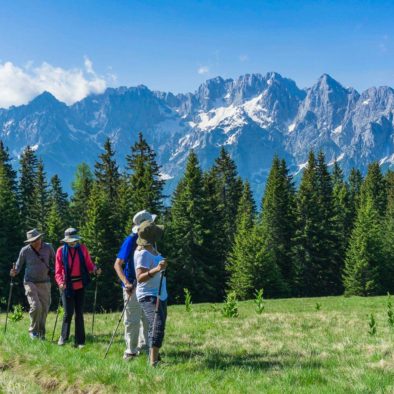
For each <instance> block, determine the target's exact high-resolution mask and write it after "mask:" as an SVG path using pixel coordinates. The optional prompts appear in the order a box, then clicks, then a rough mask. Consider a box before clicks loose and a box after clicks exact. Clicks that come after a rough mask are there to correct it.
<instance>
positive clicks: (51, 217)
mask: <svg viewBox="0 0 394 394" xmlns="http://www.w3.org/2000/svg"><path fill="white" fill-rule="evenodd" d="M48 201H49V213H48V217H47V221H46V228H47V235H46V240H47V241H48V242H50V243H52V245H53V247H54V248H57V247H58V246H59V245H60V239H62V238H63V235H64V231H65V230H66V228H68V227H71V226H73V224H72V223H70V212H69V204H68V196H67V193H65V192H63V189H62V185H61V181H60V178H59V177H58V176H57V175H54V176H53V177H52V178H51V187H50V190H49V196H48Z"/></svg>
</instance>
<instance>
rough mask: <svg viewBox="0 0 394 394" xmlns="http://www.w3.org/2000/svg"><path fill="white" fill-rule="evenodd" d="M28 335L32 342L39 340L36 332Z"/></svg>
mask: <svg viewBox="0 0 394 394" xmlns="http://www.w3.org/2000/svg"><path fill="white" fill-rule="evenodd" d="M29 335H30V338H31V339H32V340H33V341H34V340H36V339H38V338H39V335H38V334H37V333H36V332H31V333H30V334H29Z"/></svg>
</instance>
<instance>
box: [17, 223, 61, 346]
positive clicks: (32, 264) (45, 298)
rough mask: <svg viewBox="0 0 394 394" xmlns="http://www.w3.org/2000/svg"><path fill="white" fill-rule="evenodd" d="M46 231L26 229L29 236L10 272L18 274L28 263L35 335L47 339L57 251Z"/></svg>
mask: <svg viewBox="0 0 394 394" xmlns="http://www.w3.org/2000/svg"><path fill="white" fill-rule="evenodd" d="M43 235H44V234H43V233H41V232H40V231H38V230H37V229H36V228H33V229H32V230H29V231H28V232H27V233H26V240H25V241H24V242H25V244H27V245H26V246H24V247H23V248H22V249H21V251H20V253H19V257H18V260H17V262H16V266H15V268H13V269H11V272H10V275H11V276H13V277H14V276H16V275H18V274H19V272H20V271H21V270H22V268H23V267H25V275H24V278H23V284H24V288H25V294H26V297H27V300H28V302H29V305H30V310H29V315H30V327H29V335H30V338H31V339H38V338H40V339H45V324H46V319H47V316H48V312H49V307H50V305H51V279H50V272H51V269H52V268H51V267H53V263H54V259H55V252H54V250H53V248H52V245H51V244H49V243H46V242H43V241H42V238H43Z"/></svg>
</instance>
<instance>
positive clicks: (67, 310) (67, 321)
mask: <svg viewBox="0 0 394 394" xmlns="http://www.w3.org/2000/svg"><path fill="white" fill-rule="evenodd" d="M65 293H66V292H65V291H63V293H62V303H63V308H64V317H63V326H62V338H63V339H64V340H66V341H67V340H68V338H69V336H70V326H71V320H72V318H73V314H74V311H75V339H74V341H75V344H76V345H83V344H85V324H84V321H83V307H84V303H85V289H79V290H74V294H73V295H72V296H71V297H66V294H65Z"/></svg>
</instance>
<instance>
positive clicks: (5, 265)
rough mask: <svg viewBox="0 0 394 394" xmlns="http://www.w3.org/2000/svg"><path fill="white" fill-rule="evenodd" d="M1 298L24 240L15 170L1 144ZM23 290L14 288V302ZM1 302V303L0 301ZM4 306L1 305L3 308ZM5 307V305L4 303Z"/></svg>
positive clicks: (20, 296) (18, 299) (5, 292)
mask: <svg viewBox="0 0 394 394" xmlns="http://www.w3.org/2000/svg"><path fill="white" fill-rule="evenodd" d="M0 217H1V220H0V300H1V299H6V295H7V294H8V290H9V282H10V276H9V271H10V269H11V267H12V263H13V262H15V261H16V259H17V257H18V253H19V249H20V247H21V245H22V241H23V238H22V237H23V233H22V231H21V226H20V217H19V209H18V204H17V198H16V193H15V172H14V171H13V169H12V167H11V164H10V159H9V155H8V151H7V150H6V149H4V146H3V144H2V143H1V144H0ZM21 300H22V291H21V288H20V287H19V286H18V287H16V288H15V289H14V300H13V301H14V302H21ZM0 304H1V303H0ZM1 307H2V306H0V309H1ZM4 307H5V305H4Z"/></svg>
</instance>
